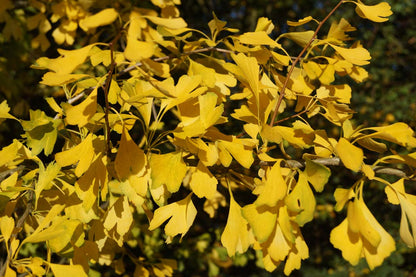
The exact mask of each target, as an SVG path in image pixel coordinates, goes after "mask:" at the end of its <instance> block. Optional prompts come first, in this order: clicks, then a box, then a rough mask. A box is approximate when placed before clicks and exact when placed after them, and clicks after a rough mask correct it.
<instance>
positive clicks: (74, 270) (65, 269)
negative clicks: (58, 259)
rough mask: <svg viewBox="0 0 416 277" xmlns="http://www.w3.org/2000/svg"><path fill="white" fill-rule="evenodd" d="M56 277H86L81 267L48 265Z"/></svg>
mask: <svg viewBox="0 0 416 277" xmlns="http://www.w3.org/2000/svg"><path fill="white" fill-rule="evenodd" d="M49 265H50V267H51V269H52V272H53V274H54V275H55V276H56V277H68V276H77V277H78V276H79V277H88V275H87V274H86V273H85V271H84V269H83V268H82V266H81V265H62V264H49Z"/></svg>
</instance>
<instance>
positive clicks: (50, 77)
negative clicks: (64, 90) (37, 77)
mask: <svg viewBox="0 0 416 277" xmlns="http://www.w3.org/2000/svg"><path fill="white" fill-rule="evenodd" d="M86 77H89V75H87V74H70V73H66V74H60V73H55V72H47V73H45V74H44V75H43V76H42V81H40V82H39V84H44V85H47V86H62V85H65V84H68V83H72V82H75V81H78V80H80V79H82V78H86Z"/></svg>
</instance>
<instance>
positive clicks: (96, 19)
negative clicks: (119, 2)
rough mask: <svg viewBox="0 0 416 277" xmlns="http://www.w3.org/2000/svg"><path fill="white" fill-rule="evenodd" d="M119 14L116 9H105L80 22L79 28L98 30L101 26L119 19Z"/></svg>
mask: <svg viewBox="0 0 416 277" xmlns="http://www.w3.org/2000/svg"><path fill="white" fill-rule="evenodd" d="M117 16H118V13H117V11H116V10H115V9H113V8H111V9H104V10H101V11H100V12H98V13H96V14H94V15H90V16H87V17H85V18H83V19H81V20H80V21H79V26H80V27H81V28H82V29H83V30H84V31H88V30H89V29H93V28H97V27H99V26H104V25H108V24H110V23H111V22H113V21H114V20H116V19H117Z"/></svg>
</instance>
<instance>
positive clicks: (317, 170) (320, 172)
mask: <svg viewBox="0 0 416 277" xmlns="http://www.w3.org/2000/svg"><path fill="white" fill-rule="evenodd" d="M305 173H306V176H307V179H308V182H309V183H311V184H312V186H313V187H314V189H315V190H316V191H317V192H322V190H323V189H324V186H325V184H326V183H327V182H328V179H329V177H330V176H331V170H330V169H329V168H328V167H326V166H325V165H322V164H319V163H315V162H314V161H312V160H309V159H306V162H305Z"/></svg>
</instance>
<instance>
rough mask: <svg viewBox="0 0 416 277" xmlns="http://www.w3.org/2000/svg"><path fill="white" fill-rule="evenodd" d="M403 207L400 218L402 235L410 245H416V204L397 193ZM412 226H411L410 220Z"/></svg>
mask: <svg viewBox="0 0 416 277" xmlns="http://www.w3.org/2000/svg"><path fill="white" fill-rule="evenodd" d="M397 196H398V198H399V200H400V205H401V207H402V217H401V220H400V237H401V238H402V240H403V241H404V243H406V245H407V246H408V247H412V248H414V247H416V204H415V203H412V202H410V201H409V200H408V199H407V198H405V197H404V196H402V194H400V193H397ZM408 220H409V221H410V227H411V231H410V228H409V221H408Z"/></svg>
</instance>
